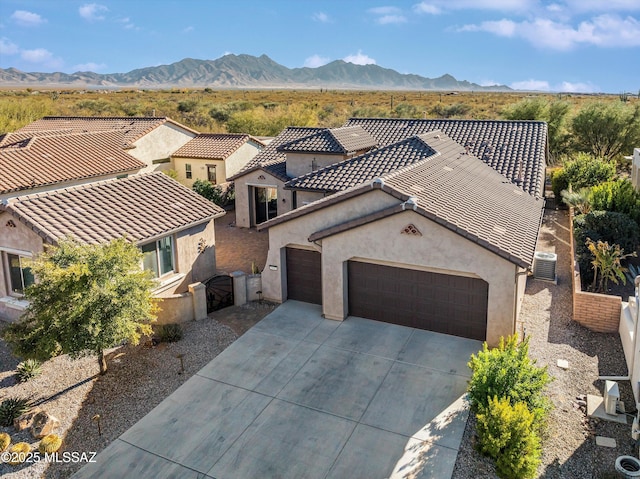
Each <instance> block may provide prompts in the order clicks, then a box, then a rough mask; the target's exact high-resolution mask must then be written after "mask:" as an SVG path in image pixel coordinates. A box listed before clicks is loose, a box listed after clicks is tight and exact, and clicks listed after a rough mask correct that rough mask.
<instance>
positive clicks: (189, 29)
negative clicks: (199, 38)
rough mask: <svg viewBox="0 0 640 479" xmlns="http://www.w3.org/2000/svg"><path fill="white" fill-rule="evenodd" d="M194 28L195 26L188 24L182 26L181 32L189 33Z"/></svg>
mask: <svg viewBox="0 0 640 479" xmlns="http://www.w3.org/2000/svg"><path fill="white" fill-rule="evenodd" d="M194 30H195V28H193V27H192V26H191V25H189V26H188V27H187V28H184V29H183V30H182V33H191V32H192V31H194Z"/></svg>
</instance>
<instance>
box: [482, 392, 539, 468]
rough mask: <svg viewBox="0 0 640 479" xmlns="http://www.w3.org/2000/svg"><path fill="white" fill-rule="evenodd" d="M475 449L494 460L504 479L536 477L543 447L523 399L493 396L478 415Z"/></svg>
mask: <svg viewBox="0 0 640 479" xmlns="http://www.w3.org/2000/svg"><path fill="white" fill-rule="evenodd" d="M477 419H478V423H477V431H478V449H479V450H480V452H482V453H483V454H486V455H488V456H489V457H492V458H493V459H495V461H496V472H497V473H498V476H499V477H502V478H506V479H527V478H532V477H535V475H536V471H537V468H538V465H539V464H540V457H541V456H542V448H541V446H540V437H539V436H538V434H537V432H536V429H537V426H536V417H535V415H534V414H532V413H531V412H530V411H529V409H528V408H527V405H526V404H525V403H524V402H517V403H515V404H511V402H510V401H509V400H508V399H506V398H502V399H498V398H497V397H493V398H490V399H489V402H488V404H487V406H483V407H481V408H480V411H479V412H478V415H477Z"/></svg>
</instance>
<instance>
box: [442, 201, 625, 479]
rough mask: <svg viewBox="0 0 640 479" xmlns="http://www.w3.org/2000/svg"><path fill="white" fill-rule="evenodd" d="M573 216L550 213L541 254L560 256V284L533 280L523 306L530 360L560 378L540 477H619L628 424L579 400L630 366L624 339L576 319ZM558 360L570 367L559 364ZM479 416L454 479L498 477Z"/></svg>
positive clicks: (470, 425) (540, 244)
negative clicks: (590, 412)
mask: <svg viewBox="0 0 640 479" xmlns="http://www.w3.org/2000/svg"><path fill="white" fill-rule="evenodd" d="M568 228H569V219H568V213H567V212H566V211H562V210H560V211H556V210H547V212H546V213H545V218H544V222H543V225H542V230H541V234H540V238H539V240H538V247H537V250H538V251H547V252H555V253H556V254H557V255H558V264H557V274H558V284H557V285H555V284H553V283H549V282H543V281H539V280H534V279H532V278H529V280H528V282H527V288H526V295H525V298H524V303H523V306H522V311H521V315H520V319H521V320H522V325H521V327H522V328H523V329H524V331H525V332H526V335H527V336H529V338H530V356H531V357H532V358H533V359H535V360H536V361H537V363H538V365H542V366H547V367H548V370H549V373H550V375H551V376H552V377H553V378H554V381H553V382H552V383H551V385H550V386H549V388H548V391H547V394H548V396H549V398H550V399H551V401H552V403H553V406H554V408H553V411H552V412H551V414H550V416H549V420H548V427H547V431H546V437H544V438H543V457H542V464H541V466H540V469H539V470H538V477H541V478H545V479H574V478H575V479H587V478H589V479H613V478H618V477H620V476H619V475H618V473H617V472H616V471H615V467H614V465H615V460H616V458H617V457H618V456H620V455H636V456H637V453H638V450H637V447H636V445H635V442H634V441H633V440H632V439H631V419H630V418H629V424H628V425H624V424H617V423H614V422H610V421H603V420H599V419H592V418H587V417H586V412H585V407H584V405H583V403H582V402H581V400H582V399H583V396H586V395H587V394H592V395H597V396H602V389H603V381H599V380H598V376H624V375H626V374H627V367H626V363H625V359H624V353H623V350H622V344H621V342H620V337H619V335H618V334H603V333H594V332H591V331H589V330H588V329H586V328H583V327H582V326H580V325H578V323H575V322H574V321H573V320H572V319H571V310H572V298H571V263H570V258H569V254H570V253H569V243H568V241H569V229H568ZM558 359H565V360H567V361H568V362H569V369H567V370H564V369H561V368H559V367H558V366H557V360H558ZM618 384H619V386H620V395H621V398H620V399H621V400H622V401H624V403H625V406H626V410H627V411H632V410H634V409H635V406H634V399H633V394H632V392H631V387H630V385H629V382H628V381H619V382H618ZM595 436H605V437H610V438H614V439H615V440H616V447H615V448H607V447H602V446H597V445H596V444H595ZM474 443H475V417H474V415H473V414H470V416H469V421H468V422H467V427H466V430H465V434H464V438H463V441H462V445H461V449H460V452H459V454H458V458H457V462H456V467H455V471H454V474H453V479H467V478H478V479H480V478H487V479H488V478H491V479H494V478H496V477H497V475H496V473H495V468H494V467H493V464H492V462H491V460H489V459H487V458H485V457H482V456H481V455H480V454H478V453H477V452H476V451H475V450H474Z"/></svg>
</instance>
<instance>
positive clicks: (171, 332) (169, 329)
mask: <svg viewBox="0 0 640 479" xmlns="http://www.w3.org/2000/svg"><path fill="white" fill-rule="evenodd" d="M157 335H158V339H160V342H161V343H175V342H176V341H180V340H181V339H182V335H183V333H182V326H180V325H179V324H178V323H171V324H162V325H160V326H158V329H157Z"/></svg>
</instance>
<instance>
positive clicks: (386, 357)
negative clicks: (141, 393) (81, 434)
mask: <svg viewBox="0 0 640 479" xmlns="http://www.w3.org/2000/svg"><path fill="white" fill-rule="evenodd" d="M320 314H321V310H320V307H319V306H316V305H311V304H306V303H300V302H296V301H288V302H286V303H284V304H283V305H281V306H279V307H278V308H277V309H276V310H275V311H274V312H273V313H271V314H270V315H268V316H267V317H265V318H264V319H263V320H262V321H260V322H259V323H258V324H256V325H255V326H254V327H253V328H252V329H250V330H249V331H248V332H247V333H245V334H244V335H243V336H241V337H240V338H239V339H238V340H237V341H236V342H234V343H233V344H232V345H231V346H230V347H229V348H227V349H226V350H225V351H224V352H223V353H222V354H220V355H219V356H218V357H216V358H215V359H214V360H212V361H211V362H210V363H209V364H208V365H207V366H205V367H204V368H203V369H202V370H201V371H200V372H199V373H197V374H196V375H195V376H194V377H192V378H191V379H189V380H188V381H187V382H186V383H185V384H184V385H182V386H181V387H180V388H179V389H178V390H176V391H175V392H174V393H173V394H172V395H171V396H169V397H168V398H167V399H165V400H164V401H163V402H162V403H160V404H159V405H158V406H157V407H156V408H155V409H153V410H152V411H151V412H150V413H149V414H148V415H147V416H145V417H144V418H142V419H141V420H140V421H139V422H138V423H137V424H135V425H134V426H133V427H132V428H131V429H129V430H128V431H127V432H125V433H124V434H123V435H122V436H121V437H120V438H119V439H117V440H115V441H114V442H113V443H112V444H111V445H110V446H108V447H107V448H106V449H105V450H104V451H103V452H102V453H100V454H99V455H98V456H97V458H96V461H97V462H96V463H95V464H89V465H87V466H85V467H84V468H83V469H81V470H80V471H79V472H78V473H77V474H76V475H75V476H74V477H76V478H96V477H113V478H122V477H140V478H147V477H148V478H175V477H180V478H210V477H212V478H220V479H227V478H242V479H246V478H257V477H262V478H295V479H301V478H310V479H315V478H317V479H320V478H322V479H324V478H345V477H352V478H356V479H357V478H367V479H375V478H380V479H382V478H388V477H398V478H400V477H405V476H407V475H408V474H409V473H411V474H414V477H423V478H428V477H434V478H446V477H450V476H451V472H452V471H453V466H454V464H455V460H456V455H457V452H458V448H459V445H460V440H461V439H462V434H463V432H464V428H465V423H466V419H467V410H466V408H465V407H464V402H463V401H462V400H461V399H460V396H461V395H462V394H464V392H465V389H466V385H467V379H468V377H469V370H468V368H467V366H466V363H467V361H468V358H469V356H470V355H471V354H472V353H474V352H476V351H478V350H479V349H480V347H481V343H480V342H478V341H473V340H467V339H462V338H456V337H453V336H447V335H442V334H438V333H431V332H427V331H422V330H415V329H411V328H407V327H403V326H396V325H391V324H386V323H381V322H377V321H371V320H367V319H361V318H348V319H347V320H346V321H344V322H337V321H331V320H325V319H322V318H321V316H320Z"/></svg>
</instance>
